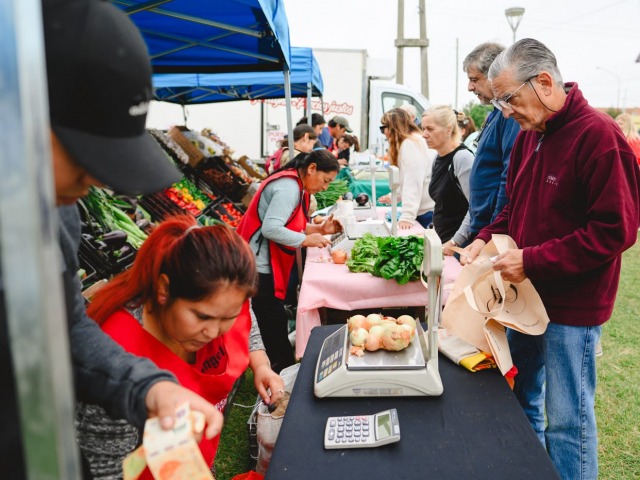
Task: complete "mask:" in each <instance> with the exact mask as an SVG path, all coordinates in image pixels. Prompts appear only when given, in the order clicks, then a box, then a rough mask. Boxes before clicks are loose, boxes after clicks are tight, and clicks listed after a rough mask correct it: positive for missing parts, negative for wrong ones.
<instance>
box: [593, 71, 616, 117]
mask: <svg viewBox="0 0 640 480" xmlns="http://www.w3.org/2000/svg"><path fill="white" fill-rule="evenodd" d="M596 68H597V69H598V70H602V71H603V72H606V73H608V74H609V75H613V76H614V77H616V80H617V81H618V94H617V96H616V110H618V112H619V111H620V83H621V79H620V75H618V74H617V73H613V72H612V71H611V70H608V69H606V68H604V67H596Z"/></svg>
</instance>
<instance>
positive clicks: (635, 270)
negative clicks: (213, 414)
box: [216, 243, 640, 480]
mask: <svg viewBox="0 0 640 480" xmlns="http://www.w3.org/2000/svg"><path fill="white" fill-rule="evenodd" d="M602 344H603V348H604V356H602V357H601V358H599V359H598V392H597V396H596V414H597V418H598V432H599V439H600V447H599V459H600V478H602V479H606V480H623V479H625V480H626V479H629V480H631V479H638V478H640V243H637V244H636V245H634V247H633V248H631V249H630V250H628V251H627V252H626V253H625V254H624V257H623V263H622V278H621V279H620V290H619V292H618V299H617V301H616V308H615V311H614V313H613V317H612V319H611V321H609V322H607V323H606V324H605V326H604V328H603V335H602ZM255 399H256V392H255V389H254V388H253V377H252V376H251V372H250V371H249V372H248V373H247V375H246V377H245V381H244V382H243V384H242V385H241V386H240V388H239V389H238V393H237V395H236V396H235V398H234V400H233V402H234V404H242V405H246V406H250V407H252V406H253V404H254V403H255ZM250 413H251V408H242V407H240V406H238V405H235V406H233V407H232V410H231V412H230V415H229V417H228V419H227V422H226V424H225V427H224V430H223V432H222V441H221V442H220V448H219V450H218V455H217V457H216V467H217V469H218V477H217V480H230V479H231V478H233V477H234V476H235V475H238V474H240V473H244V472H247V471H249V470H250V469H251V468H252V467H253V466H254V465H255V463H252V460H251V457H250V455H249V442H248V434H247V420H248V418H249V415H250Z"/></svg>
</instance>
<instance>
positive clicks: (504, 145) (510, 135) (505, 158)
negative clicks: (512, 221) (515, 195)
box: [491, 118, 520, 222]
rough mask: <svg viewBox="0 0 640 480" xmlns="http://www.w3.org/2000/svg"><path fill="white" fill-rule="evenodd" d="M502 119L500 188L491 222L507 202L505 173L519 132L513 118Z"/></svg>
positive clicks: (507, 170) (518, 126) (518, 127)
mask: <svg viewBox="0 0 640 480" xmlns="http://www.w3.org/2000/svg"><path fill="white" fill-rule="evenodd" d="M498 120H499V121H502V122H503V123H502V131H501V132H500V147H501V150H502V173H501V175H500V188H499V189H498V196H497V198H496V206H495V208H494V210H493V213H492V214H491V222H493V221H494V220H495V219H496V217H497V216H498V214H499V213H500V212H501V211H502V209H503V208H504V206H505V205H506V204H507V202H508V199H507V191H506V187H507V174H508V172H509V160H510V158H511V150H512V149H513V143H514V142H515V141H516V137H517V136H518V133H520V125H518V122H516V121H515V120H514V119H513V118H509V119H504V118H500V119H498Z"/></svg>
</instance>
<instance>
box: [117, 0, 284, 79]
mask: <svg viewBox="0 0 640 480" xmlns="http://www.w3.org/2000/svg"><path fill="white" fill-rule="evenodd" d="M112 1H113V3H114V4H115V5H117V6H118V7H120V8H122V10H124V11H125V12H126V13H127V14H128V15H129V17H130V18H131V20H132V21H133V23H135V24H136V26H137V27H138V28H139V29H140V31H141V32H142V35H143V37H144V39H145V42H146V43H147V46H148V48H149V55H150V56H151V63H152V65H153V70H154V72H156V73H229V72H257V71H274V70H279V71H283V70H285V68H288V67H289V65H290V47H289V24H288V23H287V16H286V13H285V9H284V3H283V0H216V1H211V0H209V1H204V0H112Z"/></svg>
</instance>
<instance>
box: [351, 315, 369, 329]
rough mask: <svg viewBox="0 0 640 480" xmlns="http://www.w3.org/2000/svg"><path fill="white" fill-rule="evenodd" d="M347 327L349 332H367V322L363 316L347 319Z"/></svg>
mask: <svg viewBox="0 0 640 480" xmlns="http://www.w3.org/2000/svg"><path fill="white" fill-rule="evenodd" d="M347 325H348V328H349V331H350V332H352V331H353V330H355V329H356V328H364V329H365V330H369V322H368V321H367V318H366V317H365V316H364V315H354V316H353V317H349V318H347Z"/></svg>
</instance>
